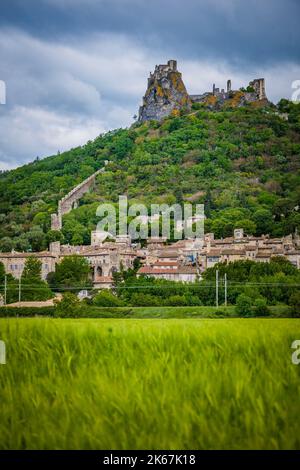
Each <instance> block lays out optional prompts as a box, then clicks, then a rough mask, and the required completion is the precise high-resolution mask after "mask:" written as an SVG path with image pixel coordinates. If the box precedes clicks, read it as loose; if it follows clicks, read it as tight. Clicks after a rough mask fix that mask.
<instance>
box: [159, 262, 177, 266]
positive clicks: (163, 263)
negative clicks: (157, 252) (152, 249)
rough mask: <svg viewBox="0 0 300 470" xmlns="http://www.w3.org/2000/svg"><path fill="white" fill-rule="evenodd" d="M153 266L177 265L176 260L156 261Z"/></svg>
mask: <svg viewBox="0 0 300 470" xmlns="http://www.w3.org/2000/svg"><path fill="white" fill-rule="evenodd" d="M154 266H178V263H177V261H156V262H155V263H154Z"/></svg>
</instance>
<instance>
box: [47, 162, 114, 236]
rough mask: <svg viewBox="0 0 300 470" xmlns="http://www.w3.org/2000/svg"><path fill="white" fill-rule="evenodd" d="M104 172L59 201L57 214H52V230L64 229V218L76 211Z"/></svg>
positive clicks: (76, 187)
mask: <svg viewBox="0 0 300 470" xmlns="http://www.w3.org/2000/svg"><path fill="white" fill-rule="evenodd" d="M107 163H108V162H105V165H106V164H107ZM104 171H105V168H101V169H100V170H98V171H96V172H95V173H94V174H92V175H91V176H89V177H88V178H87V179H85V180H84V181H82V183H80V184H78V185H77V186H75V188H73V189H72V190H71V191H70V192H69V193H68V194H67V195H66V196H64V197H63V198H62V199H61V200H60V201H59V203H58V211H57V214H51V230H61V229H62V216H63V215H65V214H68V213H69V212H71V210H72V209H75V208H76V207H77V206H78V201H79V200H80V199H81V198H82V196H83V195H84V194H86V193H87V192H88V191H89V190H90V189H91V188H92V187H93V186H94V184H95V180H96V177H97V175H99V174H100V173H103V172H104Z"/></svg>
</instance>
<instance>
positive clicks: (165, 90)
mask: <svg viewBox="0 0 300 470" xmlns="http://www.w3.org/2000/svg"><path fill="white" fill-rule="evenodd" d="M254 102H261V103H262V104H264V103H265V102H267V96H266V91H265V79H264V78H258V79H254V80H252V81H251V82H250V83H249V85H248V87H247V88H246V89H240V90H233V89H232V83H231V80H228V81H227V87H226V90H225V88H221V89H220V88H217V87H216V85H215V84H213V87H212V91H207V92H205V93H202V94H197V95H189V94H188V92H187V91H186V88H185V85H184V83H183V80H182V75H181V73H180V72H179V71H178V69H177V61H176V60H169V61H168V63H167V64H163V65H156V66H155V69H154V72H153V73H151V72H150V76H149V78H148V86H147V90H146V93H145V96H144V97H143V104H142V106H141V107H140V110H139V121H140V122H142V121H149V120H152V119H153V120H158V121H159V120H161V119H163V118H164V117H167V116H169V115H177V114H179V113H180V110H182V109H187V110H190V109H191V107H192V104H193V103H203V105H206V106H207V107H209V108H211V109H219V108H221V107H222V106H223V105H224V104H225V103H227V104H228V106H229V107H230V106H233V107H237V106H244V105H245V104H246V103H254Z"/></svg>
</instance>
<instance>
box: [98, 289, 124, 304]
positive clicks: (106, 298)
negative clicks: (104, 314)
mask: <svg viewBox="0 0 300 470" xmlns="http://www.w3.org/2000/svg"><path fill="white" fill-rule="evenodd" d="M93 305H95V306H97V307H123V306H124V302H123V301H122V300H121V299H119V298H118V297H116V296H115V295H114V294H113V293H112V292H110V291H108V290H103V291H101V292H98V294H96V295H95V297H94V298H93Z"/></svg>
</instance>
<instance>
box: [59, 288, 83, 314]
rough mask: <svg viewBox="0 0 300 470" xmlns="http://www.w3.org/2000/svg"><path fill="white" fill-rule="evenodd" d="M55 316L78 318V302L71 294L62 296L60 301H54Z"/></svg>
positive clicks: (75, 296) (67, 293)
mask: <svg viewBox="0 0 300 470" xmlns="http://www.w3.org/2000/svg"><path fill="white" fill-rule="evenodd" d="M54 302H55V305H56V308H55V316H56V317H61V318H76V317H78V316H80V301H79V299H78V297H77V295H75V294H72V293H71V292H66V293H65V294H63V298H62V300H61V301H59V300H55V301H54Z"/></svg>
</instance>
